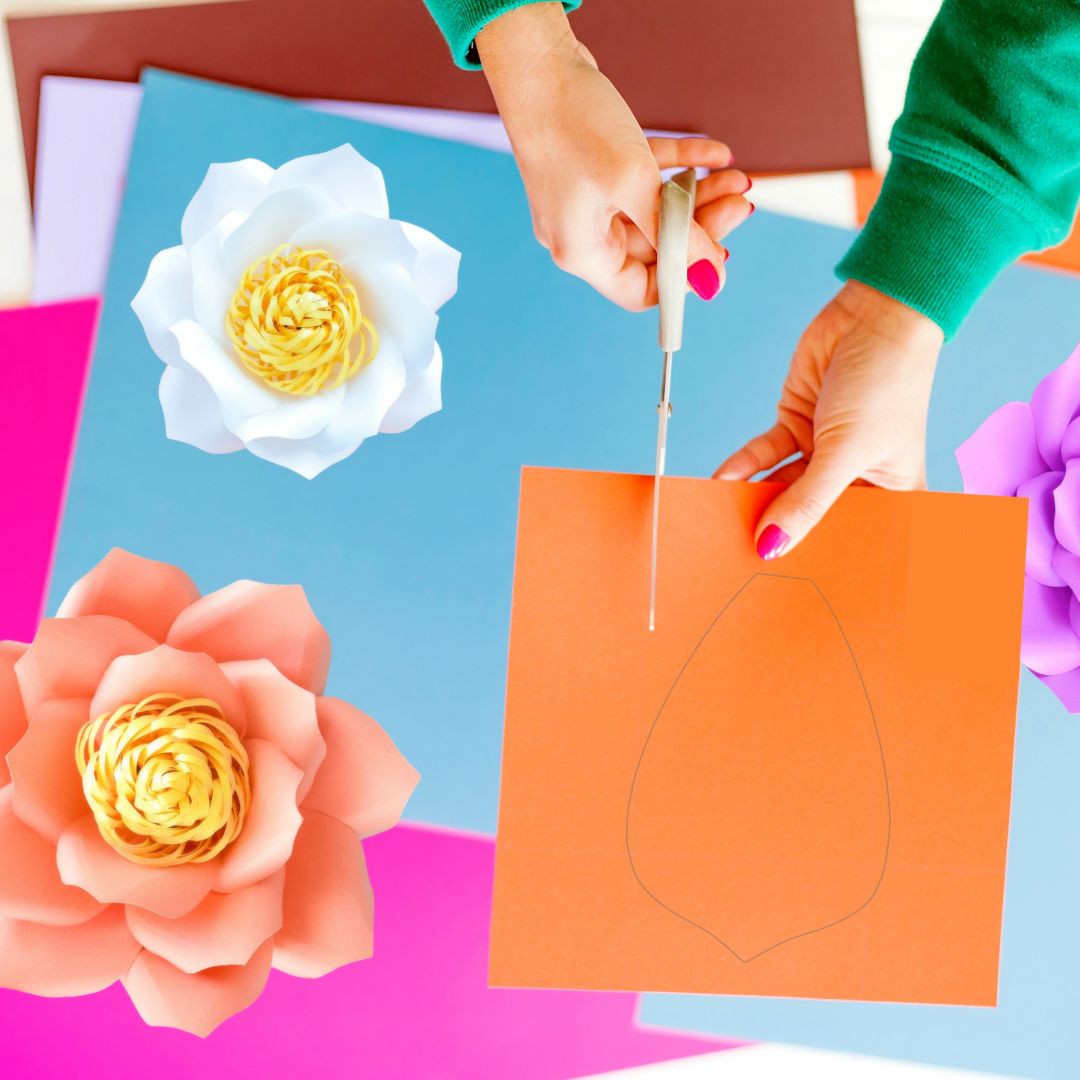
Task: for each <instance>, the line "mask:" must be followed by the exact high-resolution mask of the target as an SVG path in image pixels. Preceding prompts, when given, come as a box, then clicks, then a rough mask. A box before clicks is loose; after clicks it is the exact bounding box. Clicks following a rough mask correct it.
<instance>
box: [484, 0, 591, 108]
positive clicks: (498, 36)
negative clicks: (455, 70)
mask: <svg viewBox="0 0 1080 1080" xmlns="http://www.w3.org/2000/svg"><path fill="white" fill-rule="evenodd" d="M476 49H477V52H478V54H479V56H480V63H481V65H482V67H483V70H484V74H485V75H486V77H487V80H488V83H489V84H490V86H491V90H492V93H493V94H494V95H495V98H496V101H497V102H498V104H499V107H500V110H501V109H502V105H503V101H502V100H500V98H506V97H509V96H511V91H512V92H513V93H514V95H516V96H518V97H528V96H529V95H531V94H532V93H533V92H534V90H533V85H534V84H535V83H536V82H537V81H538V80H539V81H544V80H547V79H550V78H551V77H552V75H555V74H557V73H558V72H559V71H560V70H564V69H565V68H566V66H567V65H568V64H571V63H573V62H575V61H577V60H578V59H580V46H579V45H578V41H577V38H575V37H574V32H573V30H572V29H571V28H570V20H569V19H568V18H567V17H566V11H565V9H564V7H563V5H562V3H560V2H547V0H545V2H542V3H527V4H524V5H523V6H521V7H516V8H512V9H511V10H510V11H507V12H504V13H503V14H502V15H500V16H498V18H495V19H492V21H491V22H489V23H488V24H487V26H485V27H484V28H483V30H481V31H480V32H479V33H478V34H477V35H476Z"/></svg>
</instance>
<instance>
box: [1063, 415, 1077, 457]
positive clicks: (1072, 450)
mask: <svg viewBox="0 0 1080 1080" xmlns="http://www.w3.org/2000/svg"><path fill="white" fill-rule="evenodd" d="M1061 457H1062V460H1063V461H1065V462H1066V464H1067V463H1068V462H1070V461H1072V459H1073V458H1080V416H1078V417H1077V418H1076V419H1075V420H1073V421H1071V422H1070V423H1069V426H1068V427H1067V428H1066V429H1065V434H1064V435H1063V436H1062V437H1061Z"/></svg>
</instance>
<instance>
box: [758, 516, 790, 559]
mask: <svg viewBox="0 0 1080 1080" xmlns="http://www.w3.org/2000/svg"><path fill="white" fill-rule="evenodd" d="M790 542H791V537H790V536H788V534H787V533H786V532H784V530H783V529H781V528H780V526H779V525H767V526H766V527H765V531H764V532H763V533H762V534H761V535H760V536H759V537H758V542H757V553H758V555H759V556H760V557H761V558H762V559H765V560H768V559H775V558H776V557H777V556H778V555H783V554H784V549H785V548H786V547H787V546H788V544H789V543H790Z"/></svg>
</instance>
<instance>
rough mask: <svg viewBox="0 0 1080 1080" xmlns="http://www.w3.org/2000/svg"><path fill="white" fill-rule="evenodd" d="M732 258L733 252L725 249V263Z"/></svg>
mask: <svg viewBox="0 0 1080 1080" xmlns="http://www.w3.org/2000/svg"><path fill="white" fill-rule="evenodd" d="M730 258H731V252H730V251H728V249H727V248H724V262H727V261H728V259H730Z"/></svg>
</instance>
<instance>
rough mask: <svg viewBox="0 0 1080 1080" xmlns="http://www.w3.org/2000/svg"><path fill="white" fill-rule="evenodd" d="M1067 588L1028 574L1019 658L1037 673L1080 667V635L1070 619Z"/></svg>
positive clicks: (1061, 672)
mask: <svg viewBox="0 0 1080 1080" xmlns="http://www.w3.org/2000/svg"><path fill="white" fill-rule="evenodd" d="M1071 599H1072V593H1071V592H1070V591H1069V590H1068V589H1053V588H1050V587H1049V586H1047V585H1040V584H1039V583H1038V582H1037V581H1032V579H1031V578H1027V579H1026V580H1025V582H1024V624H1023V632H1022V634H1021V638H1020V659H1021V660H1022V661H1023V662H1024V663H1025V664H1026V665H1027V666H1028V667H1029V668H1031V670H1032V671H1034V672H1035V674H1036V675H1061V674H1063V673H1064V672H1066V671H1072V669H1073V668H1074V667H1080V638H1078V637H1077V636H1076V632H1075V631H1074V630H1073V628H1072V622H1071V621H1070V619H1069V601H1070V600H1071Z"/></svg>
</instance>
